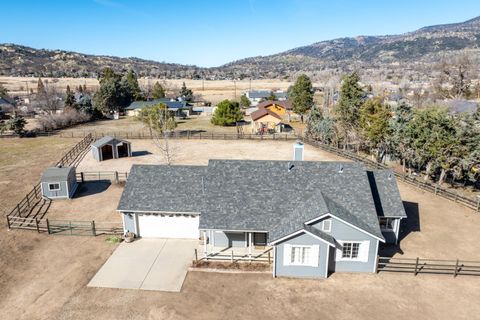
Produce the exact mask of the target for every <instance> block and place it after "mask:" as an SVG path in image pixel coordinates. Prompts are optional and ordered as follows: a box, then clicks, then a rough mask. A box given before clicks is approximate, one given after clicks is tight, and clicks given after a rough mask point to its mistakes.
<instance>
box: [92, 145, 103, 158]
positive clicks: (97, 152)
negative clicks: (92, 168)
mask: <svg viewBox="0 0 480 320" xmlns="http://www.w3.org/2000/svg"><path fill="white" fill-rule="evenodd" d="M92 156H93V159H95V160H97V161H100V160H101V159H100V149H99V148H96V147H94V146H92Z"/></svg>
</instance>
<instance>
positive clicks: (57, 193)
mask: <svg viewBox="0 0 480 320" xmlns="http://www.w3.org/2000/svg"><path fill="white" fill-rule="evenodd" d="M40 187H41V191H42V196H43V197H44V198H47V199H69V198H72V197H73V194H74V193H75V191H76V190H77V187H78V184H77V177H76V173H75V167H50V168H47V170H45V172H44V173H43V175H42V178H41V179H40Z"/></svg>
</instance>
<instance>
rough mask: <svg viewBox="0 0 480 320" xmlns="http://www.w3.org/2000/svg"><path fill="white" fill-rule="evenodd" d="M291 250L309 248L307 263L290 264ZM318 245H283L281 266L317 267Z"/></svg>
mask: <svg viewBox="0 0 480 320" xmlns="http://www.w3.org/2000/svg"><path fill="white" fill-rule="evenodd" d="M293 248H309V249H310V252H309V256H308V261H307V262H305V263H295V262H292V260H291V256H292V249H293ZM319 252H320V246H319V245H301V244H298V245H297V244H285V245H284V246H283V265H284V266H294V267H318V262H319Z"/></svg>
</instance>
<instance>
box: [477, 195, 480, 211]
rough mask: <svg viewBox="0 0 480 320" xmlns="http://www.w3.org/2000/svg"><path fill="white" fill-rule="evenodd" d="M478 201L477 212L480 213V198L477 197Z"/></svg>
mask: <svg viewBox="0 0 480 320" xmlns="http://www.w3.org/2000/svg"><path fill="white" fill-rule="evenodd" d="M477 198H478V201H477V211H480V196H477Z"/></svg>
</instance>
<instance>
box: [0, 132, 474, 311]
mask: <svg viewBox="0 0 480 320" xmlns="http://www.w3.org/2000/svg"><path fill="white" fill-rule="evenodd" d="M44 139H45V141H44ZM64 140H65V141H64ZM15 141H16V142H15ZM24 141H25V142H26V144H27V145H25V146H23V142H24ZM30 141H37V142H39V144H43V146H45V144H47V142H50V143H51V147H50V148H49V149H52V150H57V152H58V149H60V146H62V143H63V144H65V143H66V142H70V143H71V145H73V144H74V143H75V142H76V141H74V140H73V139H63V140H62V139H57V138H55V137H49V138H35V139H3V140H0V146H1V147H2V151H3V150H4V148H3V147H7V146H8V147H9V149H8V150H11V151H13V152H14V153H8V154H6V155H5V153H2V154H0V157H3V158H0V159H2V160H1V161H2V162H1V164H7V165H9V166H13V168H15V170H14V171H11V172H18V173H20V172H21V173H22V178H20V179H18V180H15V176H14V175H12V173H10V174H9V175H8V176H9V179H10V182H11V183H12V182H14V183H16V185H17V186H19V187H21V186H22V185H23V183H28V181H32V183H33V182H34V181H36V180H37V179H38V177H39V175H40V172H41V171H42V170H43V168H44V167H45V166H46V165H47V164H50V163H52V162H54V160H57V159H58V158H60V156H61V154H60V153H58V154H57V156H55V154H53V153H49V152H47V151H44V150H43V149H42V148H41V147H36V146H35V143H31V142H30ZM174 142H175V143H178V145H177V147H178V148H179V149H180V152H179V153H178V158H177V159H176V160H175V163H178V164H180V163H181V164H206V163H207V161H208V159H209V158H232V159H233V158H243V159H246V158H250V159H290V158H291V152H292V142H291V141H289V142H280V141H275V142H272V141H263V142H262V141H208V140H201V141H192V140H175V141H174ZM15 143H17V144H18V143H19V144H20V145H16V144H15ZM50 143H48V144H49V145H50ZM149 143H150V145H149ZM55 146H56V147H55ZM132 147H133V150H134V151H149V152H155V151H152V150H154V149H153V148H152V145H151V142H149V141H146V140H132ZM47 150H48V149H47ZM65 150H66V149H65ZM89 157H91V156H90V154H87V156H86V157H85V158H84V160H83V161H82V162H81V164H80V168H83V169H88V171H95V170H107V169H106V168H111V169H110V170H113V169H112V168H119V169H127V168H129V167H130V165H131V164H132V163H134V162H137V163H152V161H153V162H154V161H157V160H156V157H155V156H153V155H149V154H145V155H142V156H138V157H132V158H131V159H127V160H126V161H125V162H124V163H123V164H122V163H121V162H122V161H124V159H120V160H108V161H105V162H102V163H96V162H93V161H92V159H90V158H89ZM148 157H151V158H148ZM305 158H306V160H335V159H338V158H337V157H335V156H333V155H329V154H328V153H325V152H322V151H319V150H314V149H310V147H309V146H306V154H305ZM20 160H21V161H20ZM158 162H160V161H159V160H158ZM37 163H38V164H39V165H36V164H37ZM102 166H105V167H102ZM10 170H11V169H10ZM80 170H82V169H79V171H80ZM35 172H37V173H35ZM31 176H33V177H31ZM4 177H5V176H4V175H2V185H1V187H2V192H8V188H9V187H7V184H6V183H3V181H4V180H3V179H5V178H4ZM29 177H30V178H29ZM33 178H34V179H33ZM28 179H30V180H28ZM13 180H15V181H13ZM115 187H118V189H115V188H113V189H111V188H112V186H109V187H108V188H107V189H106V191H105V192H100V193H97V194H94V195H91V196H85V197H80V198H78V199H77V200H79V201H77V202H75V200H73V201H72V202H70V201H68V200H67V201H61V202H59V205H65V206H66V205H67V204H69V203H70V204H73V206H71V207H65V208H66V209H69V208H70V209H72V208H73V209H78V210H79V211H76V212H85V214H87V212H90V213H88V214H91V213H92V211H91V209H94V208H96V207H100V206H101V205H100V203H101V202H102V201H103V200H104V201H107V200H109V199H111V200H112V201H113V200H114V198H115V197H118V196H119V194H120V191H121V187H120V186H115ZM399 187H400V192H401V195H402V199H403V200H404V201H405V202H406V206H407V211H408V214H409V220H408V225H404V226H403V228H402V229H404V230H405V231H408V232H409V233H408V234H406V236H405V238H404V239H403V240H402V242H401V248H402V250H403V251H404V256H405V257H416V256H420V257H424V258H439V259H447V258H448V259H455V258H460V259H465V260H480V251H478V250H477V248H476V244H477V243H479V242H480V233H479V232H478V230H477V229H478V225H480V215H478V214H476V213H474V212H473V211H472V210H468V209H465V208H464V207H462V206H460V205H458V204H455V203H453V202H450V201H447V200H443V199H441V198H437V197H435V196H433V195H431V194H430V193H425V192H422V191H419V190H418V189H416V188H414V187H412V186H409V185H405V184H403V183H401V182H399ZM29 188H30V185H29V186H28V188H27V189H29ZM21 196H23V192H22V193H21V194H20V195H19V198H21ZM89 197H92V198H89ZM93 197H97V198H96V199H94V198H93ZM17 200H18V199H17ZM2 201H4V197H2ZM9 201H10V200H9ZM114 205H116V203H115V204H112V207H113V206H114ZM79 206H82V208H81V209H80V207H79ZM109 206H110V204H109V205H108V206H106V210H107V211H109V212H110V211H111V210H110V209H111V208H110V209H109V208H108V207H109ZM58 208H61V209H62V211H63V209H64V207H58ZM102 210H103V208H102ZM71 212H73V210H72V211H71ZM102 212H103V211H102ZM105 212H106V211H105ZM415 230H417V231H415ZM418 230H420V232H418ZM104 239H105V238H104V237H75V236H73V237H70V236H69V237H66V236H47V235H45V234H37V233H36V232H30V231H21V230H12V231H9V232H6V231H4V232H3V234H2V236H1V237H0V287H1V288H2V290H0V312H1V313H2V318H4V319H77V318H81V319H99V318H101V319H132V318H136V319H137V318H139V319H185V318H188V319H224V318H229V317H230V318H236V317H237V316H238V315H239V314H241V315H242V317H243V318H245V319H251V318H255V319H257V318H265V319H274V318H275V319H292V318H304V319H318V318H322V319H352V318H366V319H384V318H385V315H386V314H388V315H389V316H391V317H393V318H395V319H473V318H475V317H477V316H478V314H480V305H479V304H478V303H476V301H478V300H479V299H480V290H478V288H479V286H480V278H474V277H457V278H456V279H453V277H451V276H441V275H423V274H421V275H419V276H417V277H414V276H413V275H411V274H393V273H380V274H378V275H374V274H341V273H337V274H333V275H332V276H331V277H330V278H328V279H326V280H299V279H286V278H281V279H273V278H272V277H271V275H259V274H218V273H204V272H190V273H189V274H188V275H187V278H186V280H185V283H184V286H183V290H182V292H181V293H165V292H148V291H137V290H117V289H100V288H89V287H86V284H87V283H88V282H89V280H90V279H91V278H92V277H93V275H94V274H95V273H96V271H97V270H98V269H99V268H100V267H101V266H102V264H103V263H104V262H105V261H106V260H107V259H108V257H109V256H110V254H111V253H112V251H113V250H114V249H115V248H116V245H111V244H108V243H106V242H105V241H104ZM119 267H121V266H119Z"/></svg>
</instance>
